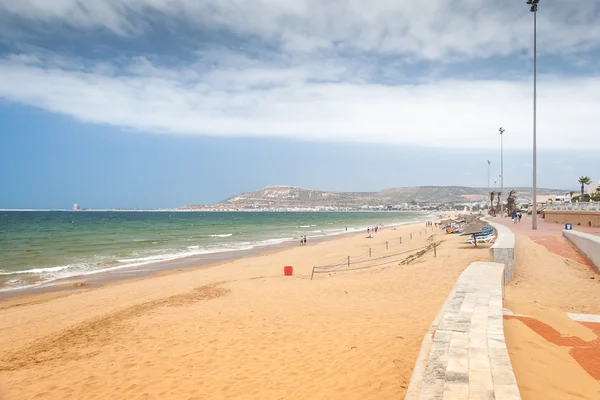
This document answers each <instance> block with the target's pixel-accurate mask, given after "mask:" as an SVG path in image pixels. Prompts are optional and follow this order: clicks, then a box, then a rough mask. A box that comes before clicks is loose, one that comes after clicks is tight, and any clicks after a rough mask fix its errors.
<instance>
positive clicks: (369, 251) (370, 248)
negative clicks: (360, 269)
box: [369, 247, 371, 257]
mask: <svg viewBox="0 0 600 400" xmlns="http://www.w3.org/2000/svg"><path fill="white" fill-rule="evenodd" d="M369 257H371V248H370V247H369Z"/></svg>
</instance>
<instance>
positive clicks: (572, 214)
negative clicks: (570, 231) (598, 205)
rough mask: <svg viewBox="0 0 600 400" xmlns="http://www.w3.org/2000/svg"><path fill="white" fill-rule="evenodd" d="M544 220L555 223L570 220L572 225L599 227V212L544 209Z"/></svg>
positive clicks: (564, 222)
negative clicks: (590, 224)
mask: <svg viewBox="0 0 600 400" xmlns="http://www.w3.org/2000/svg"><path fill="white" fill-rule="evenodd" d="M544 215H545V217H544V220H545V221H546V222H553V223H557V224H566V223H567V222H570V223H571V224H573V226H577V225H583V226H589V223H590V222H591V223H592V226H595V227H600V212H599V211H567V210H562V211H554V210H552V211H545V212H544Z"/></svg>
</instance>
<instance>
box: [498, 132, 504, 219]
mask: <svg viewBox="0 0 600 400" xmlns="http://www.w3.org/2000/svg"><path fill="white" fill-rule="evenodd" d="M505 131H506V129H504V128H500V129H498V132H500V193H502V192H504V144H503V143H502V134H503V133H504V132H505ZM502 195H503V194H502ZM502 195H500V217H503V216H504V200H502Z"/></svg>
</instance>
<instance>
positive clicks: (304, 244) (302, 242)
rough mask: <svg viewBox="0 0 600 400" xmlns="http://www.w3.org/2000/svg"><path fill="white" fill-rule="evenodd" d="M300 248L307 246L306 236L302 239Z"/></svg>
mask: <svg viewBox="0 0 600 400" xmlns="http://www.w3.org/2000/svg"><path fill="white" fill-rule="evenodd" d="M300 246H306V235H304V237H301V238H300Z"/></svg>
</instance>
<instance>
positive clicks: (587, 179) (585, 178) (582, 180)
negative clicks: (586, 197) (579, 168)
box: [579, 176, 592, 203]
mask: <svg viewBox="0 0 600 400" xmlns="http://www.w3.org/2000/svg"><path fill="white" fill-rule="evenodd" d="M579 183H580V184H581V197H580V198H579V202H580V203H581V202H582V201H583V192H584V188H585V185H589V184H590V183H592V180H591V179H590V177H589V176H580V177H579Z"/></svg>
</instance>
